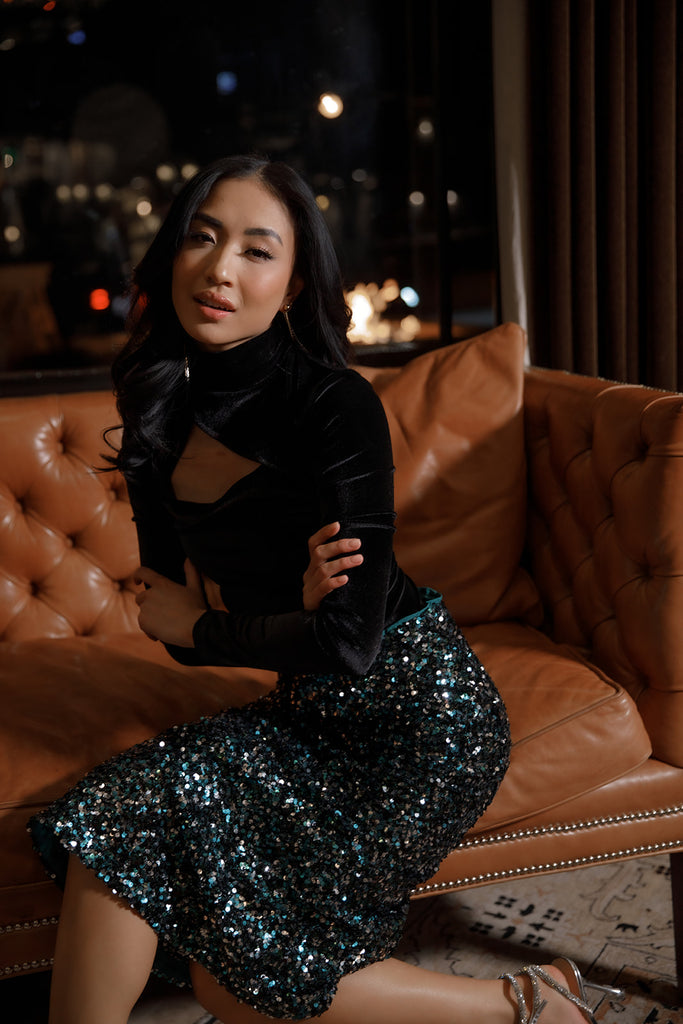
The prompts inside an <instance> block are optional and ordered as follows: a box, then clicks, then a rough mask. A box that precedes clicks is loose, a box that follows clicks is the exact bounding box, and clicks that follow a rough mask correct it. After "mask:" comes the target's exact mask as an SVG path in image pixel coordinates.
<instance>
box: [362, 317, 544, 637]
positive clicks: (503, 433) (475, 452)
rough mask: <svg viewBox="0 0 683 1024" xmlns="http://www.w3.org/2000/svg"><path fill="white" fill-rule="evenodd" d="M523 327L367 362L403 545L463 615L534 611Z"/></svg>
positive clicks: (472, 619)
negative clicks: (395, 365)
mask: <svg viewBox="0 0 683 1024" xmlns="http://www.w3.org/2000/svg"><path fill="white" fill-rule="evenodd" d="M525 344H526V338H525V334H524V332H523V330H522V329H521V327H518V326H517V325H516V324H504V325H503V326H502V327H497V328H496V329H495V330H492V331H489V332H488V333H486V334H482V335H480V336H478V337H476V338H471V339H469V340H468V341H464V342H460V343H459V344H456V345H451V346H449V347H447V348H441V349H436V350H435V351H433V352H429V353H427V354H426V355H423V356H420V357H419V358H417V359H414V360H413V361H412V362H410V363H408V364H407V365H406V366H404V367H402V368H401V369H400V370H395V369H392V370H377V369H370V368H364V369H363V370H362V372H363V374H364V376H366V377H367V378H368V379H369V380H370V381H371V382H372V384H373V387H374V388H375V390H376V391H377V392H378V394H379V395H380V397H381V399H382V402H383V404H384V408H385V410H386V413H387V418H388V421H389V428H390V430H391V439H392V444H393V451H394V462H395V465H396V481H395V486H396V511H397V524H396V525H397V532H396V541H395V549H396V557H397V560H398V563H399V565H400V566H401V568H403V569H404V570H405V571H406V572H407V573H408V574H409V575H410V576H412V577H413V579H414V580H415V581H416V583H418V584H420V585H425V586H431V587H434V588H435V589H437V590H439V591H440V592H441V593H442V594H443V595H444V599H445V601H446V605H447V607H448V609H449V611H450V612H451V614H452V615H453V617H454V618H455V620H456V622H459V623H460V624H467V623H478V622H491V621H497V620H500V619H510V618H518V617H519V618H525V619H526V620H527V621H531V622H533V623H534V624H537V623H538V619H539V607H540V606H539V598H538V593H537V590H536V587H535V585H534V583H533V582H532V580H531V578H530V577H529V575H528V574H527V573H526V572H525V571H524V569H522V568H521V567H520V564H519V563H520V560H521V556H522V549H523V546H524V538H525V530H526V462H525V453H524V423H523V416H522V395H523V384H524V352H525Z"/></svg>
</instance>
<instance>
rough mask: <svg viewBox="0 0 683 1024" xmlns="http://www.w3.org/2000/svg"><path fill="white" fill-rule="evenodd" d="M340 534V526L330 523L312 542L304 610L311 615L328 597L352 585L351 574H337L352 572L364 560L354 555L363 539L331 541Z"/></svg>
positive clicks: (316, 534)
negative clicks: (332, 592)
mask: <svg viewBox="0 0 683 1024" xmlns="http://www.w3.org/2000/svg"><path fill="white" fill-rule="evenodd" d="M336 533H339V523H328V524H327V526H323V527H322V528H321V529H320V530H318V532H317V533H314V534H313V536H312V537H311V538H310V539H309V541H308V553H309V555H310V561H309V563H308V569H307V570H306V572H305V573H304V608H305V609H306V611H308V612H314V611H315V610H316V609H317V608H319V607H320V603H321V601H322V599H323V598H324V597H325V595H326V594H329V593H330V592H331V591H333V590H338V589H339V587H343V586H344V584H345V583H348V580H349V577H348V576H347V575H341V576H338V575H336V574H337V573H344V570H347V569H352V568H353V567H354V566H356V565H360V564H361V562H362V561H363V556H362V555H360V554H351V552H354V551H356V552H357V551H358V548H359V547H360V540H358V538H357V537H347V538H345V539H344V540H335V541H331V540H330V538H331V537H334V535H335V534H336ZM340 556H342V557H340Z"/></svg>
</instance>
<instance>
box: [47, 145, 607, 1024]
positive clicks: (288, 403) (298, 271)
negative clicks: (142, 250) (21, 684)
mask: <svg viewBox="0 0 683 1024" xmlns="http://www.w3.org/2000/svg"><path fill="white" fill-rule="evenodd" d="M135 284H136V295H137V303H136V308H137V313H138V319H137V324H136V327H135V329H134V331H133V334H132V337H131V341H130V343H129V345H128V346H127V347H126V349H125V350H124V351H123V353H122V354H121V356H120V357H119V359H118V360H117V362H116V365H115V367H114V380H115V386H116V392H117V396H118V408H119V411H120V414H121V418H122V420H123V425H124V431H123V438H122V443H121V448H120V450H119V452H118V453H117V455H116V458H115V459H114V462H115V464H116V465H117V466H118V467H119V468H120V469H121V470H122V471H123V473H124V474H125V476H126V480H127V482H128V486H129V493H130V497H131V503H132V505H133V509H134V514H135V520H136V524H137V530H138V536H139V543H140V552H141V562H142V567H141V568H140V570H139V572H138V577H139V580H140V581H141V582H142V583H144V585H145V589H144V591H143V592H142V593H141V594H140V596H139V597H138V603H139V605H140V613H139V619H140V626H141V628H142V629H143V630H144V631H145V632H146V633H147V634H149V635H150V636H152V637H154V638H156V639H158V640H160V641H162V642H163V643H164V644H165V645H166V646H167V648H168V650H169V651H170V652H171V653H172V654H173V656H174V657H175V658H177V660H179V661H181V662H183V663H184V664H194V665H200V664H211V665H242V666H258V667H261V668H267V669H276V670H277V671H278V672H279V674H280V675H279V681H278V685H277V687H276V688H275V690H274V691H273V692H272V693H271V694H269V695H268V696H266V697H263V698H261V699H260V700H257V701H254V702H253V703H251V704H249V705H247V706H246V707H244V708H241V709H230V710H227V711H225V712H223V713H221V714H219V715H216V716H214V717H211V718H207V719H203V720H202V721H200V722H195V723H191V724H188V725H184V726H180V727H177V728H173V729H170V730H168V731H167V732H166V733H164V734H163V735H162V736H159V737H156V738H155V739H152V740H149V741H148V742H146V743H143V744H141V745H139V746H137V747H135V748H133V749H132V750H130V751H126V752H124V753H123V754H121V755H120V756H118V757H115V758H113V759H112V760H111V761H110V762H108V763H107V764H105V765H103V766H100V767H99V768H98V769H96V770H95V771H93V772H91V773H90V774H89V775H88V776H87V777H86V778H85V779H84V780H83V781H82V782H81V783H80V784H79V785H78V786H77V787H76V788H75V789H74V790H72V791H71V792H70V793H69V794H67V795H66V796H65V797H64V798H62V799H61V800H59V801H58V802H57V803H56V804H54V805H52V806H51V807H50V808H48V809H47V811H46V812H44V813H43V814H40V815H38V816H37V817H36V818H34V819H33V820H32V823H31V829H32V833H33V837H34V842H35V844H36V847H37V849H38V851H39V852H40V854H41V855H42V857H43V858H44V860H45V861H46V863H47V864H48V865H49V867H50V868H51V870H52V871H53V872H54V873H55V875H56V876H57V877H58V879H62V878H64V876H65V875H66V888H65V897H64V906H63V911H62V917H61V923H60V930H59V937H58V944H57V951H56V960H55V970H54V975H53V993H52V1002H51V1022H52V1024H79V1022H81V1021H83V1022H86V1021H87V1022H88V1024H91V1022H92V1021H95V1020H96V1021H98V1024H124V1022H125V1021H126V1020H127V1019H128V1015H129V1013H130V1010H131V1008H132V1006H133V1005H134V1003H135V1001H136V1000H137V998H138V996H139V995H140V992H141V991H142V989H143V987H144V985H145V983H146V981H147V979H148V976H149V973H150V971H151V970H152V968H153V967H154V969H155V970H156V971H158V972H159V973H161V974H165V975H166V976H167V977H170V978H172V979H174V980H176V981H177V982H179V983H182V982H183V981H186V982H191V983H192V985H193V987H194V990H195V993H196V994H197V998H198V999H199V1001H200V1002H201V1003H202V1004H203V1005H204V1006H205V1007H206V1008H207V1009H208V1010H210V1012H211V1013H213V1014H215V1016H216V1017H217V1018H219V1019H220V1020H222V1021H225V1022H226V1024H227V1022H257V1021H263V1020H271V1019H274V1018H275V1019H294V1020H306V1019H310V1018H312V1017H317V1016H322V1017H323V1018H324V1019H325V1020H326V1021H330V1022H331V1024H334V1022H339V1024H342V1022H349V1024H351V1022H354V1024H356V1022H358V1021H365V1022H368V1024H372V1022H378V1024H379V1022H384V1021H391V1022H392V1024H401V1022H404V1021H405V1022H410V1024H414V1022H415V1021H416V1020H419V1021H421V1022H424V1024H429V1022H433V1024H437V1022H444V1024H446V1022H448V1024H454V1022H458V1021H467V1022H470V1021H472V1020H487V1021H493V1022H495V1021H501V1022H504V1021H509V1022H510V1024H512V1022H513V1021H514V1020H516V1019H518V1018H519V1019H520V1020H521V1021H522V1022H525V1021H526V1020H527V1019H528V1014H527V1010H526V1006H527V1004H528V1005H529V1006H532V1005H533V1007H534V1008H535V1011H537V1010H538V1008H539V1007H540V1005H541V1003H542V1002H543V1000H546V1001H547V1004H548V1010H547V1012H544V1016H543V1017H542V1020H543V1021H546V1019H547V1020H548V1021H552V1022H553V1024H563V1022H565V1021H566V1022H567V1024H571V1022H572V1021H574V1022H576V1021H579V1020H583V1019H586V1018H585V1017H584V1014H586V1015H587V1017H588V1019H592V1018H591V1017H590V1015H589V1011H588V1010H587V1009H584V1010H583V1011H582V1010H580V1009H579V1008H578V1005H574V1004H573V1003H572V1002H571V1001H567V1000H566V999H565V995H563V992H564V993H565V994H566V995H567V996H569V997H570V999H574V1000H575V1002H576V1003H578V1000H577V999H576V997H574V996H571V995H570V993H568V992H566V990H565V989H563V988H562V986H560V985H558V982H560V981H561V982H563V984H564V985H570V987H572V988H573V990H574V991H575V992H576V993H577V994H578V995H583V990H582V987H581V979H580V976H578V975H577V976H576V977H574V975H573V974H572V968H571V967H570V966H569V965H568V964H567V963H562V964H561V965H559V964H558V965H557V966H553V967H551V968H549V973H547V972H546V973H541V974H540V975H539V973H538V971H537V970H536V969H534V970H529V972H528V973H527V974H526V975H524V974H522V975H521V976H520V980H519V981H518V980H517V979H515V978H508V979H507V980H506V981H501V980H496V981H474V980H471V979H459V978H453V977H450V976H441V975H435V974H433V973H430V972H427V971H423V970H420V969H418V968H415V967H412V966H409V965H406V964H404V963H402V962H400V961H398V960H396V959H392V958H391V953H392V950H393V949H394V948H395V946H396V944H397V942H398V940H399V937H400V935H401V930H402V927H403V922H404V919H405V914H406V908H407V901H408V896H409V893H410V891H411V889H412V888H413V887H414V886H415V885H416V884H417V883H418V882H420V881H423V880H424V879H425V878H427V877H429V876H430V875H431V874H432V873H433V872H434V871H435V869H436V867H437V866H438V863H439V861H440V859H441V858H442V857H443V856H445V854H446V853H447V852H448V851H449V850H450V849H452V848H453V847H454V846H455V845H456V844H457V843H458V841H459V840H460V838H461V837H462V835H463V834H464V833H465V832H466V831H467V829H468V828H470V827H471V826H472V825H473V823H474V822H475V821H476V819H477V818H478V817H479V815H480V814H481V813H482V811H483V810H484V808H485V807H486V805H487V804H488V803H489V801H490V799H491V798H492V796H493V794H494V793H495V791H496V789H497V787H498V785H499V783H500V780H501V778H502V776H503V773H504V771H505V768H506V765H507V760H508V750H509V736H508V726H507V719H506V716H505V710H504V707H503V705H502V702H501V700H500V697H499V696H498V694H497V692H496V690H495V688H494V686H493V684H492V683H491V681H490V679H489V677H488V676H487V674H486V672H485V670H484V669H483V667H482V666H481V665H480V663H479V662H478V660H477V659H476V657H475V656H474V655H473V653H472V652H471V651H470V649H469V647H468V646H467V644H466V642H465V640H464V639H463V637H462V635H461V633H460V632H459V631H458V630H457V628H456V627H455V626H454V624H453V623H452V621H451V620H450V618H449V617H448V614H447V612H446V611H445V608H444V606H443V604H442V602H441V599H440V597H439V596H438V595H437V594H435V593H434V592H433V591H420V590H418V588H417V587H416V586H415V585H414V583H413V582H412V581H411V580H410V579H408V578H407V577H406V576H405V575H404V574H403V573H402V572H401V571H400V569H399V568H398V567H397V565H396V563H395V560H394V557H393V554H392V534H393V523H394V511H393V495H392V459H391V447H390V440H389V435H388V430H387V425H386V421H385V418H384V414H383V411H382V407H381V404H380V402H379V400H378V399H377V398H376V396H375V394H374V392H373V391H372V389H371V388H370V387H369V385H368V384H367V383H366V382H365V381H364V380H363V379H362V378H361V377H360V376H358V375H357V374H355V373H354V372H353V371H351V370H348V369H346V368H345V357H346V346H347V342H346V330H347V327H348V317H349V314H348V310H347V308H346V306H345V303H344V299H343V293H342V289H341V283H340V275H339V270H338V265H337V261H336V257H335V255H334V252H333V249H332V246H331V242H330V239H329V236H328V233H327V231H326V228H325V225H324V222H323V220H322V217H321V215H320V213H319V211H318V208H317V206H316V204H315V200H314V198H313V196H312V194H311V192H310V191H309V189H308V188H307V187H306V186H305V185H304V184H303V182H302V181H301V180H300V178H299V177H298V176H297V175H296V174H295V173H294V172H293V171H291V170H290V169H289V168H287V167H285V166H284V165H279V164H271V163H268V162H266V161H263V160H260V159H256V158H250V157H249V158H244V157H234V158H228V159H226V160H222V161H219V162H218V163H216V164H213V165H211V166H210V167H209V168H207V169H206V170H204V171H203V172H200V173H199V174H198V175H197V176H196V177H195V178H194V179H193V180H192V181H191V182H190V183H189V184H188V185H187V186H186V187H185V189H184V190H183V191H182V192H181V193H180V195H179V196H178V197H177V199H176V201H175V202H174V204H173V206H172V208H171V210H170V212H169V215H168V217H167V219H166V221H165V223H164V224H163V226H162V228H161V230H160V232H159V234H158V236H157V238H156V239H155V240H154V242H153V243H152V245H151V247H150V249H149V252H148V254H147V255H146V256H145V258H144V259H143V261H142V263H141V264H140V266H139V268H138V270H137V273H136V281H135ZM308 537H311V541H310V544H307V538H308ZM302 575H303V577H304V588H303V595H302V590H301V579H302ZM214 585H217V586H218V588H219V590H220V598H221V601H222V604H223V606H222V607H215V606H210V605H209V602H208V600H207V594H208V593H210V592H211V590H212V588H213V589H215V586H214ZM214 604H215V602H214ZM67 862H68V868H67V867H66V866H65V865H66V863H67ZM539 977H540V978H541V980H540V981H539ZM539 986H540V987H539ZM533 1019H534V1020H535V1019H536V1017H533Z"/></svg>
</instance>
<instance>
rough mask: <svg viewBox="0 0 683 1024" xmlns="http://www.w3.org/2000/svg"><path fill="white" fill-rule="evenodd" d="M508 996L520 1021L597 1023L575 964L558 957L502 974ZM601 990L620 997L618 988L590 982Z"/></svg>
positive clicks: (528, 1023) (533, 1023) (525, 1023)
mask: <svg viewBox="0 0 683 1024" xmlns="http://www.w3.org/2000/svg"><path fill="white" fill-rule="evenodd" d="M503 978H505V980H506V981H507V982H508V986H509V987H508V998H509V999H510V1001H511V1002H512V1003H513V1005H515V1004H516V1007H517V1013H518V1020H519V1024H586V1021H588V1022H589V1024H596V1021H595V1017H594V1016H593V1010H592V1007H591V1006H590V1005H589V1004H588V1002H587V998H586V991H585V988H584V985H589V984H590V983H589V982H586V981H585V980H584V978H582V976H581V974H580V972H579V970H578V968H577V966H576V964H574V963H573V961H571V960H569V959H568V958H566V957H559V958H558V959H557V960H554V961H553V963H552V964H550V965H548V966H545V967H539V966H528V967H523V968H522V970H521V971H519V972H518V973H517V974H516V975H511V974H504V975H503ZM591 987H593V988H596V989H599V990H600V991H602V993H603V994H609V995H612V996H615V997H617V998H621V997H622V996H623V993H622V992H621V991H620V990H619V989H612V988H609V987H608V986H602V985H595V984H592V985H591Z"/></svg>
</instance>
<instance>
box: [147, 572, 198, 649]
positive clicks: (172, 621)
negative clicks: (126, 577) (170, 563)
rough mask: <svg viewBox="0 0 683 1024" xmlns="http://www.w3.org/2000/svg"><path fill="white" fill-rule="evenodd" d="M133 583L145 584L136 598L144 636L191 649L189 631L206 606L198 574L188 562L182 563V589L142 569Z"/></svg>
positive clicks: (160, 576) (192, 641)
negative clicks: (183, 582) (183, 578)
mask: <svg viewBox="0 0 683 1024" xmlns="http://www.w3.org/2000/svg"><path fill="white" fill-rule="evenodd" d="M135 580H136V582H137V583H144V584H145V589H144V590H141V591H140V593H139V594H137V596H136V598H135V600H136V602H137V604H138V607H139V608H140V611H139V612H138V622H139V624H140V629H141V630H142V631H143V633H146V634H147V636H148V637H150V639H152V640H161V642H162V643H165V644H175V645H176V646H177V647H194V640H193V638H192V627H193V626H194V624H195V622H196V621H197V619H198V618H199V617H200V616H201V615H203V614H204V612H205V611H206V603H205V601H204V594H203V592H202V584H201V580H200V578H199V573H198V572H197V570H196V569H195V567H194V566H193V564H192V562H191V561H190V560H189V558H188V559H187V560H186V561H185V580H186V583H185V586H183V585H182V584H180V583H174V582H173V580H169V579H168V578H167V577H166V576H162V575H160V573H158V572H154V570H153V569H146V568H145V567H144V566H142V567H141V568H139V569H138V570H137V572H136V573H135Z"/></svg>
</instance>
